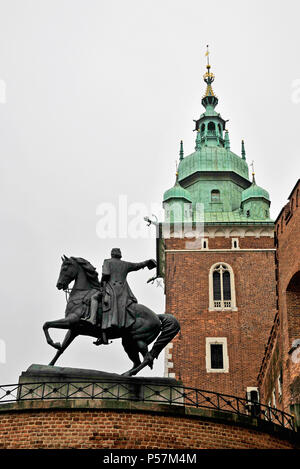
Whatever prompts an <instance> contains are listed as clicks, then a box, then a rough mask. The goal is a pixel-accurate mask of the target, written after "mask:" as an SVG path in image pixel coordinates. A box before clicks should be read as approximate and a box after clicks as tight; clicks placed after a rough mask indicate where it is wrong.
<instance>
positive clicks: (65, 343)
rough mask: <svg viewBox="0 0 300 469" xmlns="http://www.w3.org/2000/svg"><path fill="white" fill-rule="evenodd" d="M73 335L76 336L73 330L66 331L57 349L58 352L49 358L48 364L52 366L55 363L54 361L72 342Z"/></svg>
mask: <svg viewBox="0 0 300 469" xmlns="http://www.w3.org/2000/svg"><path fill="white" fill-rule="evenodd" d="M75 337H77V334H75V333H74V332H73V331H68V332H67V333H66V335H65V338H64V340H63V343H62V344H61V347H60V349H59V350H58V352H56V355H55V357H54V358H53V360H51V362H50V363H49V366H53V365H54V364H55V363H56V361H57V360H58V358H59V357H60V356H61V355H62V354H63V353H64V351H65V350H66V348H67V347H69V345H70V343H71V342H73V340H74V339H75Z"/></svg>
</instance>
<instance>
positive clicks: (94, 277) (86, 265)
mask: <svg viewBox="0 0 300 469" xmlns="http://www.w3.org/2000/svg"><path fill="white" fill-rule="evenodd" d="M71 259H73V260H74V261H75V262H77V263H78V264H79V265H80V266H81V267H82V268H83V270H84V272H85V274H86V276H87V279H88V281H89V282H90V284H91V285H92V287H95V288H99V287H100V282H99V278H98V272H97V270H96V268H95V267H94V266H93V265H92V264H91V263H90V262H89V261H87V260H86V259H83V258H82V257H71Z"/></svg>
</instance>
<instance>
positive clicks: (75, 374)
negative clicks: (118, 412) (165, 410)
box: [18, 365, 183, 405]
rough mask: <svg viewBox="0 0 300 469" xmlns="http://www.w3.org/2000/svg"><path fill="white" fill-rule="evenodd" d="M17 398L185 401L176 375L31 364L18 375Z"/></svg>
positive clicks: (169, 402)
mask: <svg viewBox="0 0 300 469" xmlns="http://www.w3.org/2000/svg"><path fill="white" fill-rule="evenodd" d="M19 385H21V386H20V387H19V392H18V400H36V399H84V398H85V399H116V400H134V401H146V402H162V403H166V404H176V405H180V404H183V397H182V394H183V388H182V384H181V383H180V382H179V381H177V380H175V379H174V378H156V377H153V378H152V377H151V378H149V377H132V376H130V377H128V376H121V375H118V374H114V373H106V372H104V371H97V370H85V369H81V368H65V367H57V366H46V365H31V366H30V367H29V368H28V369H27V370H26V371H23V372H22V374H21V376H20V377H19Z"/></svg>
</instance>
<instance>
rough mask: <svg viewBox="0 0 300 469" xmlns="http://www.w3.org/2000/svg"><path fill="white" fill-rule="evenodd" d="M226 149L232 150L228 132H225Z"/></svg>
mask: <svg viewBox="0 0 300 469" xmlns="http://www.w3.org/2000/svg"><path fill="white" fill-rule="evenodd" d="M224 147H225V148H226V150H230V140H229V134H228V130H225V139H224Z"/></svg>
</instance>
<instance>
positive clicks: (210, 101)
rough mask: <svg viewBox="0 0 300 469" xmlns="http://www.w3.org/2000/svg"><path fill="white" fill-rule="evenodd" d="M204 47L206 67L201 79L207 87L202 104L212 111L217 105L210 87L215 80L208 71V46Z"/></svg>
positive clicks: (216, 99)
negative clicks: (205, 48)
mask: <svg viewBox="0 0 300 469" xmlns="http://www.w3.org/2000/svg"><path fill="white" fill-rule="evenodd" d="M206 47H207V51H206V54H205V55H206V56H207V65H206V69H207V72H206V73H205V74H204V75H203V79H204V81H205V83H206V85H207V86H206V92H205V95H204V96H203V98H202V104H203V106H204V107H205V108H211V109H214V108H215V107H216V105H217V104H218V98H217V97H216V96H215V94H214V92H213V89H212V86H211V85H212V83H213V81H214V79H215V76H214V74H213V73H211V71H210V68H211V66H210V63H209V49H208V45H207V46H206Z"/></svg>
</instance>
